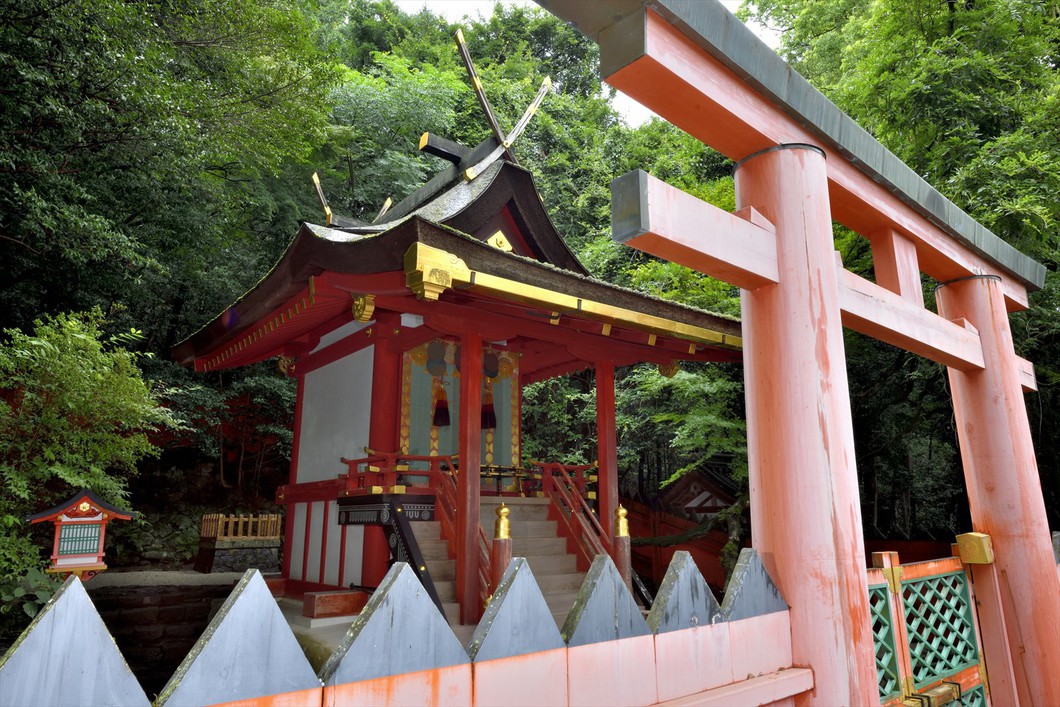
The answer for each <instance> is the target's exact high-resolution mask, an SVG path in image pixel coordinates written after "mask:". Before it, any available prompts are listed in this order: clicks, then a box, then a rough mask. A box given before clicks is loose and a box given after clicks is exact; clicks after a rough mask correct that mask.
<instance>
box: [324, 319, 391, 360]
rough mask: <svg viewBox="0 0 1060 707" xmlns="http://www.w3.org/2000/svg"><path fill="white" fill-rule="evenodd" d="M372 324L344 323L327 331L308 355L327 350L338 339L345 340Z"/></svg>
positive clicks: (372, 322)
mask: <svg viewBox="0 0 1060 707" xmlns="http://www.w3.org/2000/svg"><path fill="white" fill-rule="evenodd" d="M373 324H375V322H374V321H371V322H346V323H345V324H343V325H342V326H340V327H337V328H335V329H333V330H332V331H329V332H328V333H327V334H324V335H323V336H321V337H320V341H318V342H317V345H316V347H315V348H314V349H313V350H312V351H310V353H316V352H317V351H320V349H323V348H327V347H328V346H330V345H331V344H334V343H335V342H336V341H339V340H340V339H345V338H346V337H347V336H349V335H350V334H356V333H357V332H359V331H360V330H361V329H364V328H366V327H370V326H372V325H373Z"/></svg>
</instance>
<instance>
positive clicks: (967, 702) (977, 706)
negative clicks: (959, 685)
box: [957, 685, 986, 707]
mask: <svg viewBox="0 0 1060 707" xmlns="http://www.w3.org/2000/svg"><path fill="white" fill-rule="evenodd" d="M957 704H959V705H960V706H961V707H986V690H984V689H983V686H982V685H976V686H975V687H973V688H972V689H971V690H969V691H968V692H966V693H964V694H963V695H961V700H960V702H958V703H957Z"/></svg>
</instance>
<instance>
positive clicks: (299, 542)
mask: <svg viewBox="0 0 1060 707" xmlns="http://www.w3.org/2000/svg"><path fill="white" fill-rule="evenodd" d="M305 509H306V504H304V503H296V504H294V507H293V509H292V510H289V511H288V512H289V513H290V512H293V513H294V524H293V526H294V527H293V528H291V578H293V579H301V578H302V564H303V562H304V560H305V547H304V545H303V543H304V542H305Z"/></svg>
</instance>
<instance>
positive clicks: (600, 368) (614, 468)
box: [596, 361, 618, 530]
mask: <svg viewBox="0 0 1060 707" xmlns="http://www.w3.org/2000/svg"><path fill="white" fill-rule="evenodd" d="M617 444H618V439H617V433H616V431H615V365H614V364H613V363H611V362H610V361H597V362H596V459H597V464H598V466H599V468H598V469H597V481H598V483H599V486H598V493H599V496H600V498H599V503H598V507H599V509H600V515H599V518H600V525H602V526H603V527H604V529H605V530H608V529H610V528H611V527H612V526H613V525H614V523H615V509H616V508H618V449H617Z"/></svg>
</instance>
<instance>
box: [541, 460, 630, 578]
mask: <svg viewBox="0 0 1060 707" xmlns="http://www.w3.org/2000/svg"><path fill="white" fill-rule="evenodd" d="M531 464H532V465H533V466H536V467H540V468H541V476H542V479H541V481H542V489H543V491H544V493H545V495H546V496H547V497H548V498H549V499H550V500H551V501H552V505H553V506H554V507H555V508H556V510H557V511H558V513H556V514H555V515H557V516H558V520H559V521H561V522H562V523H563V526H564V529H565V530H566V532H565V533H564V534H565V535H566V536H567V537H568V538H570V539H571V540H572V541H573V542H574V544H575V547H576V548H577V550H578V553H579V555H580V556H581V561H582V563H585V564H586V566H588V564H592V561H593V558H594V557H596V555H599V554H607V555H610V554H611V536H610V534H608V533H607V532H606V531H605V530H604V528H603V526H602V525H601V524H600V520H599V519H598V518H597V517H596V514H595V513H593V510H592V508H591V507H590V506H589V504H588V503H587V502H586V500H585V498H584V497H583V496H582V493H581V491H582V488H583V484H584V482H583V484H582V485H579V484H578V482H577V481H575V479H572V478H571V476H570V474H569V473H568V470H571V471H575V472H576V473H579V472H584V471H585V470H586V469H589V468H592V466H593V465H588V464H587V465H581V466H577V467H565V466H564V465H563V464H560V463H558V462H531Z"/></svg>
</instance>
